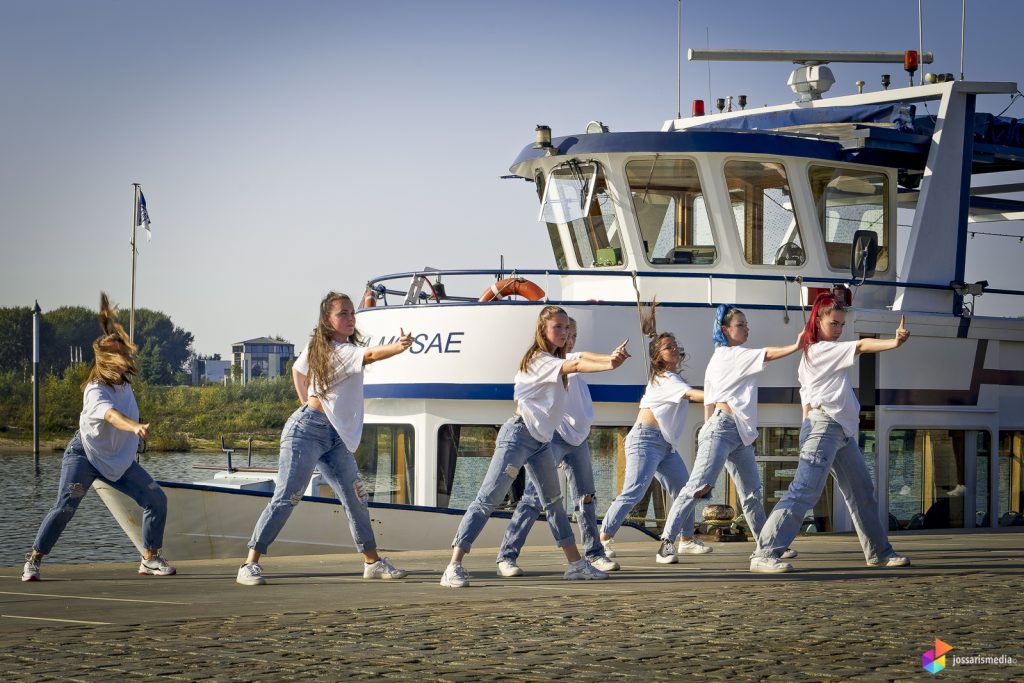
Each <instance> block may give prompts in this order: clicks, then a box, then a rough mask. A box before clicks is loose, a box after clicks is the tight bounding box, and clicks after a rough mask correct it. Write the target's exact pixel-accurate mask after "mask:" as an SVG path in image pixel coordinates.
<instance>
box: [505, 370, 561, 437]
mask: <svg viewBox="0 0 1024 683" xmlns="http://www.w3.org/2000/svg"><path fill="white" fill-rule="evenodd" d="M563 363H565V360H564V359H562V358H559V357H557V356H553V355H552V354H550V353H547V352H541V353H538V354H537V355H535V356H534V357H533V360H531V361H530V365H529V367H528V369H527V371H526V372H523V371H522V370H520V371H519V372H517V373H516V378H515V384H516V388H515V399H516V402H517V403H518V405H519V414H520V415H522V416H523V422H524V423H525V424H526V429H527V431H529V432H530V436H532V437H533V438H535V439H536V440H537V441H540V442H541V443H547V442H549V441H551V438H552V437H553V436H554V435H555V428H556V427H557V426H558V424H559V423H560V422H561V421H562V417H563V415H564V414H565V404H566V401H567V400H568V398H569V392H568V391H566V389H565V386H563V385H562V364H563Z"/></svg>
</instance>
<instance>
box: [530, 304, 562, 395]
mask: <svg viewBox="0 0 1024 683" xmlns="http://www.w3.org/2000/svg"><path fill="white" fill-rule="evenodd" d="M559 313H561V314H562V315H564V316H565V317H566V318H568V317H569V314H568V313H566V312H565V309H564V308H562V307H561V306H545V307H544V308H542V309H541V311H540V315H538V316H537V328H536V329H535V330H534V331H533V343H532V344H530V348H528V349H527V350H526V353H525V354H524V355H523V359H522V360H521V361H519V370H520V371H521V372H529V367H530V363H531V362H532V361H533V358H534V356H536V355H537V354H538V353H544V352H547V353H550V354H551V355H553V356H556V357H558V358H565V347H564V346H560V347H558V348H557V349H549V348H548V342H547V340H546V339H545V338H544V327H545V326H546V325H547V323H548V321H549V320H551V319H552V318H554V317H555V316H556V315H558V314H559ZM568 382H569V378H568V377H566V376H565V375H563V376H562V383H563V384H568Z"/></svg>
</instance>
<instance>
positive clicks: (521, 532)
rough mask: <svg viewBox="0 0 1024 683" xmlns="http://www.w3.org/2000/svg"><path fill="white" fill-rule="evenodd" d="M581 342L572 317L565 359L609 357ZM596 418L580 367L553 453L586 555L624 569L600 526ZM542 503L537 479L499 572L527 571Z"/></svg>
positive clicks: (605, 566)
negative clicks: (609, 553) (525, 554)
mask: <svg viewBox="0 0 1024 683" xmlns="http://www.w3.org/2000/svg"><path fill="white" fill-rule="evenodd" d="M575 346H576V321H575V320H573V319H572V318H569V337H568V339H566V342H565V358H566V360H576V359H577V358H586V359H587V360H592V361H598V362H607V361H608V360H610V358H609V357H608V356H604V355H601V354H596V353H588V352H586V351H583V352H582V353H573V348H574V347H575ZM592 424H594V404H593V402H592V401H591V399H590V388H589V387H588V386H587V382H586V380H584V379H583V377H581V376H580V374H579V373H573V374H572V375H569V396H568V398H567V399H566V403H565V415H564V417H563V418H562V421H561V422H560V423H559V424H558V426H557V427H556V428H555V435H554V437H552V439H551V454H552V456H553V457H554V459H555V465H557V466H558V467H562V468H564V469H565V473H566V477H567V478H568V480H569V493H570V495H571V496H572V500H573V502H574V503H575V506H576V519H577V521H578V522H579V525H580V537H581V539H580V540H581V542H582V544H583V552H584V554H585V555H586V558H587V561H588V562H590V564H592V565H593V566H594V567H596V568H597V569H600V570H601V571H603V572H613V571H616V570H618V569H619V564H618V563H617V562H615V561H614V560H610V559H608V558H607V557H605V555H604V547H603V546H602V545H601V540H600V539H599V538H598V531H597V493H596V491H595V486H594V467H593V463H592V461H591V458H590V447H589V446H588V445H587V437H588V436H589V435H590V426H591V425H592ZM542 510H543V506H542V505H541V502H540V496H538V495H537V487H536V486H535V485H534V483H533V481H532V480H531V481H529V482H527V484H526V490H525V491H524V492H523V497H522V498H520V499H519V504H518V505H516V511H515V514H514V515H512V521H510V522H509V523H508V529H506V530H505V537H504V538H503V539H502V540H501V548H499V549H498V560H497V562H498V576H522V575H523V570H522V569H521V568H520V567H519V565H518V563H517V560H518V559H519V553H520V552H522V550H523V545H525V544H526V537H527V536H528V535H529V533H530V529H532V528H533V524H534V522H536V521H537V518H538V517H539V516H540V513H541V511H542Z"/></svg>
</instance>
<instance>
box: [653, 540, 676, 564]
mask: <svg viewBox="0 0 1024 683" xmlns="http://www.w3.org/2000/svg"><path fill="white" fill-rule="evenodd" d="M654 561H655V562H657V563H658V564H675V563H676V562H678V561H679V558H678V557H676V549H675V547H674V546H673V544H672V541H665V540H662V542H661V547H660V548H658V554H657V555H655V556H654Z"/></svg>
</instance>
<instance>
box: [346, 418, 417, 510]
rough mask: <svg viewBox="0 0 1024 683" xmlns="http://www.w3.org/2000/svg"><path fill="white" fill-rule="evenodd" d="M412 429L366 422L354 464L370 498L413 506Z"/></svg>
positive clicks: (408, 426)
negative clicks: (357, 467)
mask: <svg viewBox="0 0 1024 683" xmlns="http://www.w3.org/2000/svg"><path fill="white" fill-rule="evenodd" d="M414 453H415V448H414V443H413V428H412V425H408V424H368V425H366V426H364V427H363V438H362V440H361V441H360V442H359V448H357V449H356V453H355V457H356V464H357V465H358V466H359V474H360V476H361V477H362V478H363V483H364V484H365V485H366V489H367V493H368V494H369V496H370V500H371V501H374V502H377V503H400V504H404V505H414V504H415V500H414V497H413V492H414V491H415V490H416V486H415V484H414V483H413V482H414V481H415V476H414V475H415V472H414Z"/></svg>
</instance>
